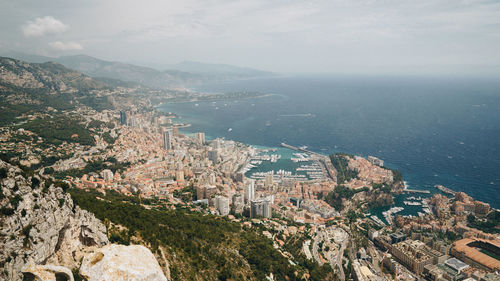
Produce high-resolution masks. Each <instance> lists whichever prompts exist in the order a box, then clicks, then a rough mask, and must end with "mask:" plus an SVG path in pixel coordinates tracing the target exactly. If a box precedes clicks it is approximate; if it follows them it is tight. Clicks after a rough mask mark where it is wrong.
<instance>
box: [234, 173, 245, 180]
mask: <svg viewBox="0 0 500 281" xmlns="http://www.w3.org/2000/svg"><path fill="white" fill-rule="evenodd" d="M234 179H235V180H236V181H237V182H244V181H245V173H243V172H238V173H236V176H235V177H234Z"/></svg>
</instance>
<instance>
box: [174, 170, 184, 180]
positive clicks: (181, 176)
mask: <svg viewBox="0 0 500 281" xmlns="http://www.w3.org/2000/svg"><path fill="white" fill-rule="evenodd" d="M175 180H176V181H177V182H184V171H177V172H175Z"/></svg>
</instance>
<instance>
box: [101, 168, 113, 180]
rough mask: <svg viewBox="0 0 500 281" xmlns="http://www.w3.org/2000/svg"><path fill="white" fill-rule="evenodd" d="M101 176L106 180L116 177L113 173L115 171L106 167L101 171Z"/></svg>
mask: <svg viewBox="0 0 500 281" xmlns="http://www.w3.org/2000/svg"><path fill="white" fill-rule="evenodd" d="M101 177H102V178H103V179H104V180H105V181H112V180H113V178H114V175H113V172H112V171H111V170H109V169H105V170H103V171H102V172H101Z"/></svg>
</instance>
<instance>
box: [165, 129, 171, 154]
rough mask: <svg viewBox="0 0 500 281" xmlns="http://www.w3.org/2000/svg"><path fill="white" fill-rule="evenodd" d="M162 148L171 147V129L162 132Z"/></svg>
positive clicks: (168, 148) (167, 148) (169, 148)
mask: <svg viewBox="0 0 500 281" xmlns="http://www.w3.org/2000/svg"><path fill="white" fill-rule="evenodd" d="M163 148H164V149H166V150H171V149H172V130H166V131H165V132H163Z"/></svg>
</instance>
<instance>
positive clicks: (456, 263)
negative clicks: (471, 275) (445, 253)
mask: <svg viewBox="0 0 500 281" xmlns="http://www.w3.org/2000/svg"><path fill="white" fill-rule="evenodd" d="M444 264H445V265H446V266H448V267H449V268H451V269H453V270H454V271H455V272H457V273H459V274H460V273H462V272H463V271H464V270H466V269H467V268H469V265H468V264H466V263H464V262H462V261H460V260H458V259H456V258H451V259H447V260H446V261H445V262H444Z"/></svg>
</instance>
